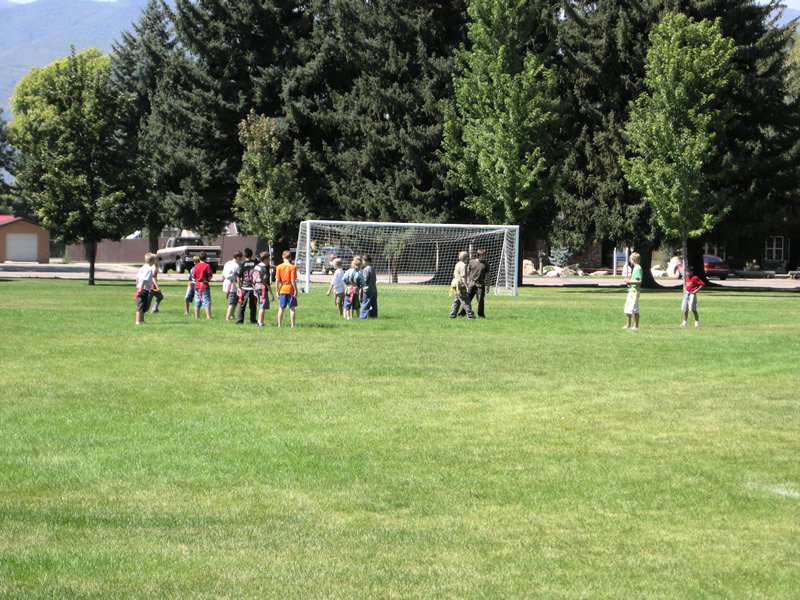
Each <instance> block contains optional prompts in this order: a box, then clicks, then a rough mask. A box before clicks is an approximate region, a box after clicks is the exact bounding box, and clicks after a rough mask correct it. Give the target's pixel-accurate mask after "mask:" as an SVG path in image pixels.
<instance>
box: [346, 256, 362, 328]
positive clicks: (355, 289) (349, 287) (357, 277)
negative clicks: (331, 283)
mask: <svg viewBox="0 0 800 600" xmlns="http://www.w3.org/2000/svg"><path fill="white" fill-rule="evenodd" d="M360 268H361V257H360V256H354V257H353V262H351V263H350V268H349V269H347V271H345V272H344V275H343V277H342V279H343V282H344V286H345V289H344V306H343V307H344V318H345V319H347V320H348V321H349V320H350V319H352V318H353V313H354V312H355V313H356V314H357V313H358V309H359V308H360V307H361V289H362V288H363V287H364V277H363V276H362V275H361V272H360V271H359V269H360Z"/></svg>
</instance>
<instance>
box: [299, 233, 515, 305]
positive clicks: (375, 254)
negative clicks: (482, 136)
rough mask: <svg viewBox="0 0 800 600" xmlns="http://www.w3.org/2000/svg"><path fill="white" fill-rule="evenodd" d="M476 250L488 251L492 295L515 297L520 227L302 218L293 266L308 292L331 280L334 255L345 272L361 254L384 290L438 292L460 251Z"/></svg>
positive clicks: (451, 271) (448, 280) (471, 254)
mask: <svg viewBox="0 0 800 600" xmlns="http://www.w3.org/2000/svg"><path fill="white" fill-rule="evenodd" d="M478 249H483V250H484V251H485V253H486V261H487V262H488V264H489V274H490V284H491V286H492V288H493V293H495V294H498V295H507V296H516V295H517V266H518V261H519V226H518V225H442V224H435V223H362V222H357V221H303V222H302V223H301V224H300V232H299V235H298V238H297V253H296V255H295V265H296V267H297V280H298V284H299V286H300V287H301V288H302V289H303V291H304V292H306V293H307V292H308V291H309V289H310V287H311V284H312V283H324V284H329V283H330V279H331V278H330V277H329V274H330V273H332V272H333V265H332V264H331V261H332V260H333V259H334V258H337V257H338V258H340V259H341V260H342V267H343V268H344V269H345V270H347V269H348V268H349V267H350V262H351V261H352V259H353V256H354V255H363V254H369V255H370V257H371V258H372V268H373V269H374V271H375V274H376V276H377V279H378V284H380V285H381V286H382V288H381V289H386V288H385V287H384V286H391V287H390V288H388V289H397V290H401V289H412V288H413V289H430V290H435V289H437V287H439V289H441V287H440V286H449V285H450V281H451V280H452V277H453V267H454V266H455V263H456V261H458V254H459V252H461V251H462V250H466V251H467V252H469V256H470V259H472V258H474V257H475V252H476V251H477V250H478ZM490 293H491V291H490Z"/></svg>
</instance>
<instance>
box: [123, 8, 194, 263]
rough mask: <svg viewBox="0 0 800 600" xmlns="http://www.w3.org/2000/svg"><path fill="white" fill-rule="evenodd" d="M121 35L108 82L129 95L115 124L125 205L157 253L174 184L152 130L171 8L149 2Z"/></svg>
mask: <svg viewBox="0 0 800 600" xmlns="http://www.w3.org/2000/svg"><path fill="white" fill-rule="evenodd" d="M120 37H121V39H120V41H118V42H116V43H114V45H113V54H112V56H111V75H110V85H111V89H112V90H113V91H115V92H117V93H120V94H125V95H127V96H129V98H130V103H129V105H128V107H129V108H128V112H127V114H125V115H124V117H123V119H122V120H121V122H120V124H119V125H120V126H119V136H120V139H121V140H122V149H123V151H124V155H125V162H126V170H125V174H126V180H127V184H128V194H127V196H128V202H127V203H126V205H127V209H128V210H129V211H130V212H131V213H132V218H131V220H132V222H133V224H134V226H135V227H137V228H140V229H146V231H147V233H148V237H149V248H150V251H151V252H155V251H156V250H157V249H158V236H159V235H160V233H161V230H162V229H163V228H164V225H166V224H167V222H168V220H169V218H170V215H169V207H168V206H167V205H166V203H165V202H166V198H167V197H168V192H169V191H170V190H172V189H176V188H177V186H178V182H177V181H175V180H174V178H172V177H169V176H168V175H169V174H168V173H164V172H163V170H162V169H163V165H159V164H158V163H157V162H156V160H155V156H156V153H157V146H158V145H159V144H161V143H163V140H162V139H161V138H160V137H159V135H153V132H152V131H151V129H152V128H153V122H152V121H151V115H152V113H153V99H154V96H155V93H156V89H157V87H158V83H159V80H160V79H161V78H162V76H163V71H164V69H165V68H166V64H167V62H168V60H169V57H170V54H171V53H172V52H173V49H174V46H175V41H174V38H173V35H172V33H171V31H170V11H169V8H168V7H167V6H166V5H164V4H163V3H160V2H159V1H158V0H148V3H147V5H146V6H145V8H144V9H143V10H142V14H141V16H140V18H139V21H138V22H137V23H135V24H134V25H133V33H129V32H127V31H123V32H122V33H121V34H120ZM157 133H160V132H157Z"/></svg>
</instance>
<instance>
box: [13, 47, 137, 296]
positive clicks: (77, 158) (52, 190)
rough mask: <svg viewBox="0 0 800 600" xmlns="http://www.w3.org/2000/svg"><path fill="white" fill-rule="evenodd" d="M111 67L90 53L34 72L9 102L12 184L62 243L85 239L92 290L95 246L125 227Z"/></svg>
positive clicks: (118, 109)
mask: <svg viewBox="0 0 800 600" xmlns="http://www.w3.org/2000/svg"><path fill="white" fill-rule="evenodd" d="M109 66H110V61H109V59H108V57H104V56H102V53H101V52H100V51H99V50H96V49H94V48H90V49H88V50H84V51H81V52H78V53H75V51H74V49H73V52H72V54H71V55H70V56H69V57H67V58H63V59H58V60H56V61H55V62H53V63H52V64H50V65H49V66H47V67H44V68H42V69H32V70H31V72H30V74H28V75H26V76H25V77H23V78H22V79H21V80H20V81H19V83H18V84H17V86H16V88H15V90H14V95H13V96H12V98H11V109H12V112H13V113H14V120H13V121H12V123H11V126H10V129H11V134H12V139H13V143H14V145H15V146H16V147H17V148H18V149H19V151H20V160H19V165H18V168H17V171H16V173H17V179H16V182H15V185H17V186H19V187H20V188H21V190H22V192H23V193H24V194H26V195H27V196H28V197H29V198H30V200H31V205H32V207H33V208H34V210H35V211H36V214H37V216H38V217H39V219H40V220H41V223H42V226H43V227H45V228H47V229H49V230H50V231H51V233H53V234H54V235H55V237H56V238H57V239H59V240H60V241H62V242H64V243H74V242H77V241H82V242H83V243H84V245H85V246H86V256H87V257H88V259H89V285H94V263H95V256H96V253H97V242H99V241H100V240H102V239H104V238H108V237H117V236H119V235H120V234H121V232H122V231H124V229H125V228H126V227H127V226H128V223H127V222H126V221H125V219H126V215H125V212H124V203H123V202H122V201H123V199H124V197H125V194H124V192H123V191H122V189H121V187H122V186H121V182H120V181H119V173H120V171H121V168H120V167H121V165H120V160H119V157H120V152H119V148H118V143H117V141H118V140H117V137H116V135H115V134H116V129H117V123H118V121H119V119H120V117H121V115H122V113H123V111H124V110H125V102H124V99H123V98H121V97H120V96H119V95H118V94H115V93H113V92H111V90H110V88H109V86H108V74H109Z"/></svg>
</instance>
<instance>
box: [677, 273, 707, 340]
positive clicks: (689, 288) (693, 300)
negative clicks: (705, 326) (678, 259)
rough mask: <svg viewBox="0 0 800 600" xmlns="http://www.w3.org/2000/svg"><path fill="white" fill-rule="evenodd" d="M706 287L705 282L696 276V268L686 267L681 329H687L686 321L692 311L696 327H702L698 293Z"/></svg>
mask: <svg viewBox="0 0 800 600" xmlns="http://www.w3.org/2000/svg"><path fill="white" fill-rule="evenodd" d="M704 285H705V284H704V283H703V280H702V279H700V278H699V277H697V276H695V274H694V268H693V267H686V281H685V282H684V284H683V304H681V310H682V311H683V323H681V327H686V319H687V318H689V311H690V310H691V311H692V313H694V326H695V327H700V317H699V315H698V314H697V292H699V291H700V288H702V287H703V286H704Z"/></svg>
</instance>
